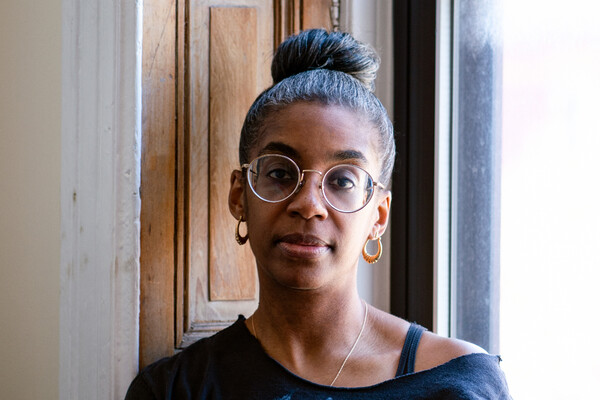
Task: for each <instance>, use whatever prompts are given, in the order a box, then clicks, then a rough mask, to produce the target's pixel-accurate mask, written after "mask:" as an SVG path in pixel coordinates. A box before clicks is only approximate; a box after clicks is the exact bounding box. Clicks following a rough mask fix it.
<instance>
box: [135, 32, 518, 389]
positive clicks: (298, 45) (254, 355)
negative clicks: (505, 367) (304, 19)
mask: <svg viewBox="0 0 600 400" xmlns="http://www.w3.org/2000/svg"><path fill="white" fill-rule="evenodd" d="M378 63H379V61H378V58H377V56H376V55H375V54H374V53H373V52H372V51H371V50H370V49H369V48H368V47H366V46H365V45H363V44H361V43H359V42H357V41H355V40H354V39H353V38H352V37H351V36H349V35H347V34H341V33H330V34H329V33H327V32H325V31H323V30H310V31H305V32H302V33H300V34H299V35H297V36H293V37H291V38H289V39H288V40H286V41H285V42H284V43H283V44H282V45H281V46H280V47H279V49H278V51H277V53H276V54H275V56H274V60H273V64H272V75H273V80H274V82H275V84H274V86H272V87H271V88H269V89H267V90H266V91H265V92H263V93H262V94H261V95H259V96H258V98H257V99H256V101H255V102H254V104H253V105H252V107H251V108H250V111H249V112H248V115H247V117H246V120H245V122H244V126H243V128H242V133H241V139H240V148H239V153H240V154H239V156H240V164H241V168H240V170H237V171H234V172H233V173H232V175H231V189H230V198H229V207H230V210H231V213H232V215H233V216H234V217H235V218H236V219H238V229H237V230H236V240H237V241H238V243H239V244H240V245H245V243H246V242H249V245H250V246H251V248H252V251H253V253H254V255H255V257H256V264H257V268H258V276H259V282H260V302H259V306H258V309H257V310H256V312H255V313H254V314H253V315H252V316H251V317H250V318H248V319H244V317H240V319H239V320H238V321H237V322H236V323H235V324H234V325H232V326H231V327H229V328H227V329H225V330H224V331H222V332H220V333H218V334H217V335H215V336H213V337H212V338H209V339H204V340H201V341H199V342H197V343H195V344H194V345H192V346H190V347H189V348H187V349H186V350H184V351H183V352H182V353H180V354H178V355H176V356H174V357H171V358H168V359H164V360H161V361H159V362H157V363H155V364H153V365H151V366H149V367H147V368H146V369H145V370H144V371H142V372H141V373H140V375H139V376H138V377H137V378H136V380H135V381H134V382H133V383H132V385H131V387H130V390H129V393H128V397H127V398H128V399H138V398H140V399H141V398H144V399H145V398H157V399H158V398H161V399H162V398H167V399H188V398H189V399H192V398H193V399H213V398H214V399H220V398H227V399H312V398H314V399H327V398H331V399H346V398H381V399H383V398H390V399H404V398H406V399H414V398H461V399H465V398H468V399H471V398H490V397H493V398H509V395H508V391H507V389H506V384H505V381H504V377H503V374H502V372H501V371H500V369H499V367H498V362H499V359H498V357H494V356H490V355H488V354H486V353H485V352H484V351H483V350H482V349H480V348H479V347H477V346H475V345H472V344H470V343H466V342H462V341H459V340H455V339H448V338H443V337H439V336H437V335H434V334H432V333H429V332H425V331H424V329H422V328H420V327H419V326H418V325H416V324H410V323H408V322H406V321H404V320H402V319H400V318H397V317H395V316H392V315H390V314H387V313H385V312H383V311H380V310H377V309H375V308H373V307H371V306H369V305H368V304H367V303H366V302H364V301H363V300H361V299H360V297H359V295H358V291H357V284H356V279H357V266H358V259H359V257H360V256H361V253H362V255H363V257H364V258H365V260H366V261H367V262H370V263H373V262H376V261H377V260H378V258H379V256H380V255H381V241H380V238H381V235H383V233H384V231H385V229H386V226H387V223H388V217H389V211H390V202H391V194H390V192H389V190H388V189H387V188H388V185H389V181H390V176H391V172H392V167H393V160H394V155H395V148H394V137H393V128H392V125H391V122H390V121H389V118H388V116H387V113H386V111H385V109H384V108H383V106H382V105H381V103H380V102H379V101H378V100H377V98H376V97H375V96H374V95H373V93H372V92H371V91H372V89H373V83H374V79H375V73H376V70H377V68H378ZM243 222H245V223H246V228H247V234H246V235H242V234H241V233H240V225H241V224H242V223H243ZM369 240H375V241H377V243H378V251H377V253H376V254H374V255H371V254H369V253H368V252H367V251H366V243H367V242H368V241H369Z"/></svg>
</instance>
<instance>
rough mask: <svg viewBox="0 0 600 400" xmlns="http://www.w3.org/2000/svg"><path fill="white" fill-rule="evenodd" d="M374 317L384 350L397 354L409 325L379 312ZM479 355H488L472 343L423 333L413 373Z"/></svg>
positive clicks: (400, 319) (402, 344) (431, 333)
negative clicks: (459, 358) (468, 356)
mask: <svg viewBox="0 0 600 400" xmlns="http://www.w3.org/2000/svg"><path fill="white" fill-rule="evenodd" d="M373 314H374V320H375V321H374V323H375V329H376V330H377V333H378V337H379V338H382V339H383V340H384V341H385V342H386V343H385V344H384V345H385V346H386V347H388V348H389V349H395V350H396V351H397V352H400V351H401V350H402V348H403V347H404V343H405V341H406V337H407V335H408V331H409V328H410V326H411V323H410V322H408V321H406V320H404V319H402V318H399V317H396V316H394V315H391V314H388V313H386V312H384V311H380V310H375V312H374V313H373ZM480 353H481V354H487V352H486V351H485V350H484V349H482V348H481V347H479V346H477V345H475V344H473V343H469V342H466V341H464V340H459V339H453V338H447V337H443V336H440V335H437V334H435V333H433V332H429V331H427V330H425V331H424V332H423V334H422V335H421V337H420V341H419V345H418V347H417V351H416V357H415V372H418V371H424V370H427V369H431V368H435V367H437V366H440V365H442V364H445V363H447V362H448V361H451V360H453V359H455V358H458V357H462V356H466V355H469V354H480Z"/></svg>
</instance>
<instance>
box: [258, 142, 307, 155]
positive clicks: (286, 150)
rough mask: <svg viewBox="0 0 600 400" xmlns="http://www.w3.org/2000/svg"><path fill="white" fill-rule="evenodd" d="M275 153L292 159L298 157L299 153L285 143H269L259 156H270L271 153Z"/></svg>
mask: <svg viewBox="0 0 600 400" xmlns="http://www.w3.org/2000/svg"><path fill="white" fill-rule="evenodd" d="M273 152H277V153H280V154H283V155H286V156H288V157H290V158H295V157H298V152H297V151H296V149H294V148H293V147H291V146H288V145H287V144H285V143H281V142H269V143H267V145H266V146H265V147H263V148H262V149H261V150H260V151H259V152H258V155H259V156H262V155H263V154H269V153H273Z"/></svg>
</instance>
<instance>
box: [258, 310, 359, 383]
mask: <svg viewBox="0 0 600 400" xmlns="http://www.w3.org/2000/svg"><path fill="white" fill-rule="evenodd" d="M363 303H364V305H365V317H364V319H363V323H362V326H361V327H360V332H358V336H357V337H356V340H355V341H354V344H353V345H352V348H351V349H350V351H349V352H348V355H347V356H346V358H344V361H343V362H342V365H341V366H340V369H339V370H338V372H337V374H336V375H335V378H333V380H332V381H331V383H330V384H329V386H333V384H334V383H335V381H337V379H338V378H339V377H340V374H341V373H342V370H343V369H344V367H345V366H346V362H347V361H348V359H349V358H350V356H351V355H352V352H353V351H354V349H355V348H356V345H357V344H358V341H359V340H360V338H361V337H362V334H363V332H364V330H365V326H366V325H367V315H368V314H369V306H368V305H367V302H366V301H365V300H363ZM251 319H252V333H253V334H254V337H255V338H256V339H257V340H258V335H257V334H256V327H255V326H254V315H253V316H252V318H251Z"/></svg>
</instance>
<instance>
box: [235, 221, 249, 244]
mask: <svg viewBox="0 0 600 400" xmlns="http://www.w3.org/2000/svg"><path fill="white" fill-rule="evenodd" d="M241 223H242V217H240V218H239V219H238V223H237V226H236V227H235V241H236V242H238V244H239V245H240V246H243V245H244V243H246V242H247V241H248V233H246V236H241V235H240V224H241Z"/></svg>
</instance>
